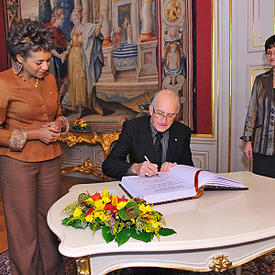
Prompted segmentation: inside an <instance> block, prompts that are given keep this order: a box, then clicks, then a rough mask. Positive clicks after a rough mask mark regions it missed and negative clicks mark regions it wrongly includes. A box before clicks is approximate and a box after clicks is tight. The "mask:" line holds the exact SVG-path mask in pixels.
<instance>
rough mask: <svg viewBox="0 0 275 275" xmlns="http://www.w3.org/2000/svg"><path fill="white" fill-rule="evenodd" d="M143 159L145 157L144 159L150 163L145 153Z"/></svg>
mask: <svg viewBox="0 0 275 275" xmlns="http://www.w3.org/2000/svg"><path fill="white" fill-rule="evenodd" d="M144 159H145V160H146V161H148V162H149V163H151V162H150V160H149V159H148V158H147V156H146V155H144Z"/></svg>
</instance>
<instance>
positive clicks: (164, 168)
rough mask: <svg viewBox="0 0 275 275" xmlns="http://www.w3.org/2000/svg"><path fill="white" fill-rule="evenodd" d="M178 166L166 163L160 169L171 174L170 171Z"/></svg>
mask: <svg viewBox="0 0 275 275" xmlns="http://www.w3.org/2000/svg"><path fill="white" fill-rule="evenodd" d="M176 165H177V163H176V162H164V163H163V164H162V165H161V167H160V172H169V170H170V169H171V168H172V167H174V166H176Z"/></svg>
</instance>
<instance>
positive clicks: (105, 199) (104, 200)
mask: <svg viewBox="0 0 275 275" xmlns="http://www.w3.org/2000/svg"><path fill="white" fill-rule="evenodd" d="M102 201H103V202H104V203H105V204H106V203H109V202H110V201H111V200H110V199H109V197H104V198H102Z"/></svg>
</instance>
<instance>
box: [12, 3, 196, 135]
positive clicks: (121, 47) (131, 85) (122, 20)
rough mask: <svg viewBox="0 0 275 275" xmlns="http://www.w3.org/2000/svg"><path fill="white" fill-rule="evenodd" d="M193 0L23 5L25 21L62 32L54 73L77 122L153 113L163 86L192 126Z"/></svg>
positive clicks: (100, 125)
mask: <svg viewBox="0 0 275 275" xmlns="http://www.w3.org/2000/svg"><path fill="white" fill-rule="evenodd" d="M9 1H10V2H7V5H8V6H9V3H11V2H12V3H14V1H15V2H16V0H9ZM192 1H194V0H163V1H161V0H21V2H20V7H21V17H22V18H27V17H28V18H31V19H37V20H39V21H42V22H44V23H45V24H47V25H48V26H49V27H50V28H51V29H52V30H53V32H54V35H55V39H56V48H55V49H54V50H53V52H52V62H51V68H50V71H51V72H52V73H53V74H54V75H55V76H56V79H57V83H58V87H59V91H60V100H61V102H62V108H63V112H64V114H65V115H66V116H67V117H68V118H69V120H70V121H71V122H73V121H75V120H76V119H79V118H82V119H84V120H86V121H88V122H89V123H91V125H92V129H93V128H94V129H101V130H109V129H110V130H116V129H119V128H120V127H121V124H122V123H123V121H124V120H125V119H131V118H134V117H137V116H140V115H143V114H145V113H147V112H148V105H149V102H150V99H151V97H152V94H153V93H154V92H155V91H157V90H159V89H171V90H174V91H176V92H178V94H179V95H180V98H181V110H180V117H179V120H181V121H183V122H184V123H186V124H188V125H189V126H190V127H191V128H192V127H193V39H192V38H193V33H192V30H193V19H192ZM12 3H11V5H12ZM8 10H9V9H8Z"/></svg>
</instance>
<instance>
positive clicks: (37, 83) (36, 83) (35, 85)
mask: <svg viewBox="0 0 275 275" xmlns="http://www.w3.org/2000/svg"><path fill="white" fill-rule="evenodd" d="M19 76H20V77H21V79H22V80H23V81H24V82H26V81H27V80H26V78H25V77H24V76H23V75H22V74H20V75H19ZM34 87H35V88H38V87H39V79H38V78H35V84H34Z"/></svg>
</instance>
